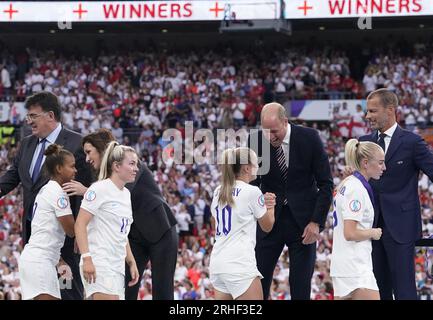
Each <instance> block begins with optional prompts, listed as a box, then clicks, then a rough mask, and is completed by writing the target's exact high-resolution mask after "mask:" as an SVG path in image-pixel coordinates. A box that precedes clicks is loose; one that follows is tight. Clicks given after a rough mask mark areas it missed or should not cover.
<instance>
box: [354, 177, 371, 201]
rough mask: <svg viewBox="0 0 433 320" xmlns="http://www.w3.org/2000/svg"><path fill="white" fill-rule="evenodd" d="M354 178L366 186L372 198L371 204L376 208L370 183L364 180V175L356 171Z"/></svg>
mask: <svg viewBox="0 0 433 320" xmlns="http://www.w3.org/2000/svg"><path fill="white" fill-rule="evenodd" d="M353 176H354V177H355V178H357V179H358V180H359V181H361V183H362V185H363V186H364V188H365V189H367V192H368V196H369V197H370V201H371V204H372V205H373V208H374V196H373V189H372V188H371V186H370V184H369V183H368V181H367V180H366V179H365V178H364V176H363V175H362V174H360V173H359V172H358V171H355V172H354V173H353Z"/></svg>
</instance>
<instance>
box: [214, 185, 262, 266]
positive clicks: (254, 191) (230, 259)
mask: <svg viewBox="0 0 433 320" xmlns="http://www.w3.org/2000/svg"><path fill="white" fill-rule="evenodd" d="M220 190H221V186H219V187H217V188H216V190H215V193H214V197H213V200H212V207H211V212H212V216H213V217H214V219H215V229H216V230H215V244H214V246H213V249H212V254H211V257H210V265H209V271H210V273H214V274H218V273H249V272H254V271H256V270H257V263H256V256H255V247H256V227H257V223H256V222H257V219H260V218H261V217H263V215H264V214H265V213H266V207H265V200H264V196H263V194H262V192H261V191H260V189H259V188H258V187H256V186H252V185H250V184H247V183H245V182H243V181H240V180H236V183H235V186H234V188H233V200H234V203H235V204H234V206H233V207H230V206H228V205H224V206H221V205H219V204H218V199H219V194H220Z"/></svg>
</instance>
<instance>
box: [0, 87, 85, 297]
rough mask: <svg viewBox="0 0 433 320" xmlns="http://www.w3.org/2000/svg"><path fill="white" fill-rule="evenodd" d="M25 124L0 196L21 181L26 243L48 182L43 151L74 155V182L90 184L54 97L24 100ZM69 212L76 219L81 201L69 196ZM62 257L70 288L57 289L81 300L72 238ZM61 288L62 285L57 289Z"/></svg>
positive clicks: (73, 134) (39, 95) (74, 139)
mask: <svg viewBox="0 0 433 320" xmlns="http://www.w3.org/2000/svg"><path fill="white" fill-rule="evenodd" d="M25 108H26V109H27V112H28V113H27V116H26V121H27V124H28V125H29V126H30V127H31V129H32V134H31V135H30V136H28V137H25V138H24V139H23V140H22V141H21V145H20V148H19V150H18V153H17V155H16V157H15V159H14V160H13V163H12V165H11V166H10V168H9V169H8V170H7V171H6V173H5V174H4V175H3V176H1V177H0V196H4V195H6V194H8V193H9V192H10V191H12V190H13V189H15V188H16V187H17V186H18V184H19V183H20V182H21V184H22V187H23V200H24V212H23V217H22V237H23V242H24V244H26V243H27V242H28V240H29V237H30V234H31V222H32V219H33V216H32V215H33V210H32V209H33V204H34V201H35V198H36V195H37V194H38V192H39V190H40V189H41V188H42V186H44V185H45V184H46V183H47V182H48V177H47V176H46V175H45V173H44V171H43V170H42V167H43V163H44V160H45V156H44V151H45V149H46V148H47V147H48V146H49V145H51V144H53V143H56V144H59V145H62V146H63V147H64V148H65V149H67V150H69V151H71V152H72V153H73V154H74V156H75V162H76V168H77V171H78V172H77V175H76V180H78V181H80V182H81V183H83V184H84V185H86V186H88V185H89V184H90V168H89V167H88V165H87V164H86V162H85V155H84V152H83V150H82V147H81V135H79V134H78V133H76V132H73V131H70V130H68V129H65V128H63V127H62V124H61V107H60V103H59V100H58V98H57V96H55V95H54V94H52V93H50V92H44V91H42V92H38V93H36V94H34V95H32V96H30V97H28V98H27V100H26V102H25ZM70 203H71V208H72V212H73V213H74V215H75V216H76V215H77V213H78V210H79V208H80V203H81V198H79V197H77V196H74V197H70ZM62 258H63V260H64V261H65V262H66V263H67V264H68V266H69V267H70V268H71V271H72V277H73V278H72V286H70V285H69V284H70V283H66V282H64V284H65V285H64V286H63V287H65V289H62V290H61V294H62V299H74V300H76V299H83V285H82V283H81V279H80V275H79V269H78V263H79V255H78V254H76V253H75V252H74V239H72V238H69V237H66V240H65V245H64V247H63V249H62ZM61 288H62V286H61Z"/></svg>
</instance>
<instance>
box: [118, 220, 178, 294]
mask: <svg viewBox="0 0 433 320" xmlns="http://www.w3.org/2000/svg"><path fill="white" fill-rule="evenodd" d="M178 244H179V239H178V235H177V232H176V226H173V227H171V228H170V229H169V230H168V231H167V232H166V233H164V235H163V236H162V238H161V239H160V240H158V241H157V242H156V243H150V242H149V241H147V240H146V239H145V238H144V237H143V236H142V235H141V233H140V231H138V229H137V228H136V227H135V226H134V224H132V226H131V231H130V232H129V245H130V246H131V251H132V254H133V255H134V258H135V261H136V263H137V268H138V272H139V274H140V280H141V277H142V275H143V272H144V269H145V268H146V265H147V263H148V262H149V260H150V263H151V267H152V299H153V300H173V299H174V272H175V270H176V262H177V249H178ZM125 271H126V273H125V275H126V276H125V299H126V300H137V296H138V291H139V289H140V281H138V283H137V284H136V285H135V286H132V287H129V286H128V282H129V281H131V274H130V272H129V267H128V265H126V267H125Z"/></svg>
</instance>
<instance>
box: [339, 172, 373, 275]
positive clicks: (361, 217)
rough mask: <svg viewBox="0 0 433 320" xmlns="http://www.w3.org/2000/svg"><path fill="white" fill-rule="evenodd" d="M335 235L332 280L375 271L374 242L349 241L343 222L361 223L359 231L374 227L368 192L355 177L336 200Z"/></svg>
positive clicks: (348, 181) (344, 183)
mask: <svg viewBox="0 0 433 320" xmlns="http://www.w3.org/2000/svg"><path fill="white" fill-rule="evenodd" d="M333 214H334V231H333V243H332V257H331V277H359V276H362V275H366V274H369V273H370V272H372V271H373V263H372V259H371V240H364V241H347V240H346V239H345V238H344V220H354V221H358V226H357V228H358V229H361V230H366V229H370V228H372V226H373V221H374V209H373V204H372V203H371V200H370V197H369V195H368V191H367V189H366V188H365V187H364V186H363V184H362V183H361V181H360V180H359V179H358V178H356V177H355V176H353V175H352V176H349V177H348V178H347V179H346V180H345V181H344V182H343V184H342V185H341V186H340V188H339V190H338V191H337V194H336V195H335V198H334V213H333Z"/></svg>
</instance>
